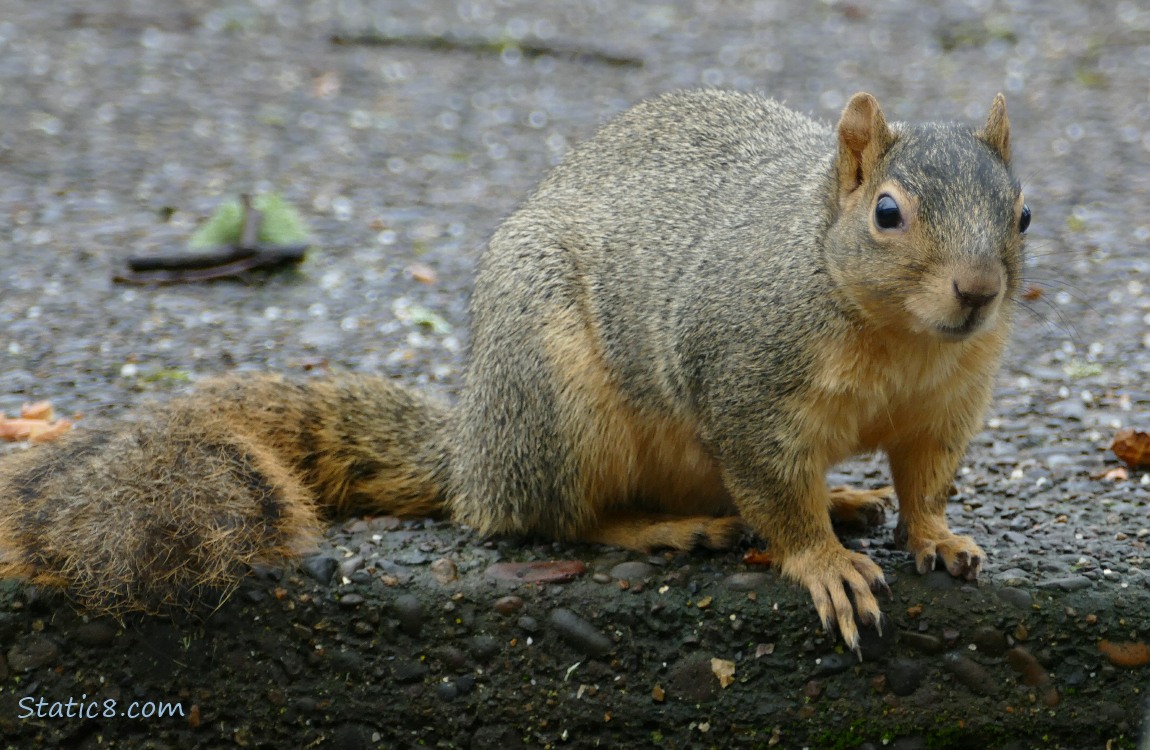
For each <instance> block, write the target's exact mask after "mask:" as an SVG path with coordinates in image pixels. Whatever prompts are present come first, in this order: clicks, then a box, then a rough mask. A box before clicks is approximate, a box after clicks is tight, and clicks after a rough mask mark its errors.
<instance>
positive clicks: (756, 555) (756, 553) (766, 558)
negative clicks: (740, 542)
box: [743, 548, 774, 565]
mask: <svg viewBox="0 0 1150 750" xmlns="http://www.w3.org/2000/svg"><path fill="white" fill-rule="evenodd" d="M743 562H745V563H746V564H747V565H773V564H774V560H772V559H771V553H770V552H768V551H767V550H765V549H753V548H752V549H749V550H747V552H746V554H744V555H743Z"/></svg>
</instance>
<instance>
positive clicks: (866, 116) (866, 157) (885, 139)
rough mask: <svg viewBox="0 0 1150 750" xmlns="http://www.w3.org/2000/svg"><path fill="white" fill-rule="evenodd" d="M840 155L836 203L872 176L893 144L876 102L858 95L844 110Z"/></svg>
mask: <svg viewBox="0 0 1150 750" xmlns="http://www.w3.org/2000/svg"><path fill="white" fill-rule="evenodd" d="M838 136H839V154H838V163H837V170H836V171H837V172H838V180H839V202H840V203H841V202H842V201H844V200H846V197H847V196H848V195H850V194H851V193H853V192H854V191H855V190H856V189H857V188H858V187H859V186H861V185H862V184H863V183H864V182H866V180H867V178H869V177H870V176H871V173H872V172H873V171H874V168H875V166H876V165H877V164H878V162H879V159H881V158H882V155H883V154H885V153H886V151H887V149H888V148H890V145H891V144H892V143H893V142H894V134H893V133H892V132H891V130H890V128H889V127H887V124H886V118H885V117H883V114H882V109H880V108H879V106H878V100H877V99H875V98H874V97H873V96H871V95H870V94H867V93H865V92H859V93H857V94H855V95H854V96H852V97H851V99H850V101H849V102H847V105H846V107H844V108H843V113H842V116H841V117H840V118H839V124H838Z"/></svg>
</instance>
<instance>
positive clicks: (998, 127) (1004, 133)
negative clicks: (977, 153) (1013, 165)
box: [977, 94, 1010, 164]
mask: <svg viewBox="0 0 1150 750" xmlns="http://www.w3.org/2000/svg"><path fill="white" fill-rule="evenodd" d="M977 135H978V137H979V138H981V139H982V140H983V141H985V142H986V144H987V145H988V146H990V147H991V148H992V149H994V150H995V151H997V152H998V155H999V156H1000V157H1002V160H1003V161H1004V162H1006V163H1007V164H1010V120H1009V119H1008V118H1007V117H1006V97H1005V96H1003V95H1002V94H999V95H998V96H996V97H994V104H991V105H990V115H989V116H988V117H987V118H986V124H985V125H983V126H982V130H980V131H978V133H977Z"/></svg>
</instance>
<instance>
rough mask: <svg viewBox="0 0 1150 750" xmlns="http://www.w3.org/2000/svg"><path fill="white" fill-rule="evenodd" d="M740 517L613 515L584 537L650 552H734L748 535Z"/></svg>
mask: <svg viewBox="0 0 1150 750" xmlns="http://www.w3.org/2000/svg"><path fill="white" fill-rule="evenodd" d="M748 533H749V531H748V527H747V524H746V523H745V522H744V521H743V519H742V518H741V517H739V516H673V515H667V514H663V513H638V512H635V513H613V514H608V515H604V516H603V517H601V518H600V520H599V524H598V526H597V527H596V528H595V529H593V530H592V531H590V532H588V533H586V534H583V535H582V538H583V539H584V540H585V541H589V542H597V543H599V544H609V545H611V546H613V547H623V548H626V549H633V550H639V551H642V552H650V551H652V550H656V549H672V550H679V551H683V552H690V551H692V550H697V549H709V550H717V551H722V550H729V549H734V548H735V547H737V546H738V545H739V543H740V542H741V541H742V540H743V539H744V538H745V537H746V536H747V535H748Z"/></svg>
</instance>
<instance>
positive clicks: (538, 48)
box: [331, 32, 643, 68]
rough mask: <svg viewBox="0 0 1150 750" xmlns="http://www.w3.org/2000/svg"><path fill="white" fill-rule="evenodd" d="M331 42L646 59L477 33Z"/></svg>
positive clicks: (363, 36) (607, 61)
mask: <svg viewBox="0 0 1150 750" xmlns="http://www.w3.org/2000/svg"><path fill="white" fill-rule="evenodd" d="M331 43H332V44H336V45H341V46H350V45H366V46H372V47H416V48H420V49H429V50H446V51H449V52H473V53H493V54H499V53H502V52H503V51H504V50H506V49H516V50H519V52H521V53H522V54H523V56H524V57H542V56H543V55H549V56H551V57H559V58H564V59H569V60H578V61H586V62H593V63H599V64H602V65H614V66H619V67H626V68H641V67H643V58H641V57H639V56H637V55H631V54H627V53H625V52H614V51H611V50H604V49H597V48H594V47H589V46H583V45H578V44H572V43H569V42H545V41H543V40H541V39H509V40H502V39H492V38H487V37H476V36H457V35H453V34H442V35H427V34H419V33H412V34H405V33H395V34H387V33H383V32H367V33H337V34H333V35H332V37H331Z"/></svg>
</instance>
